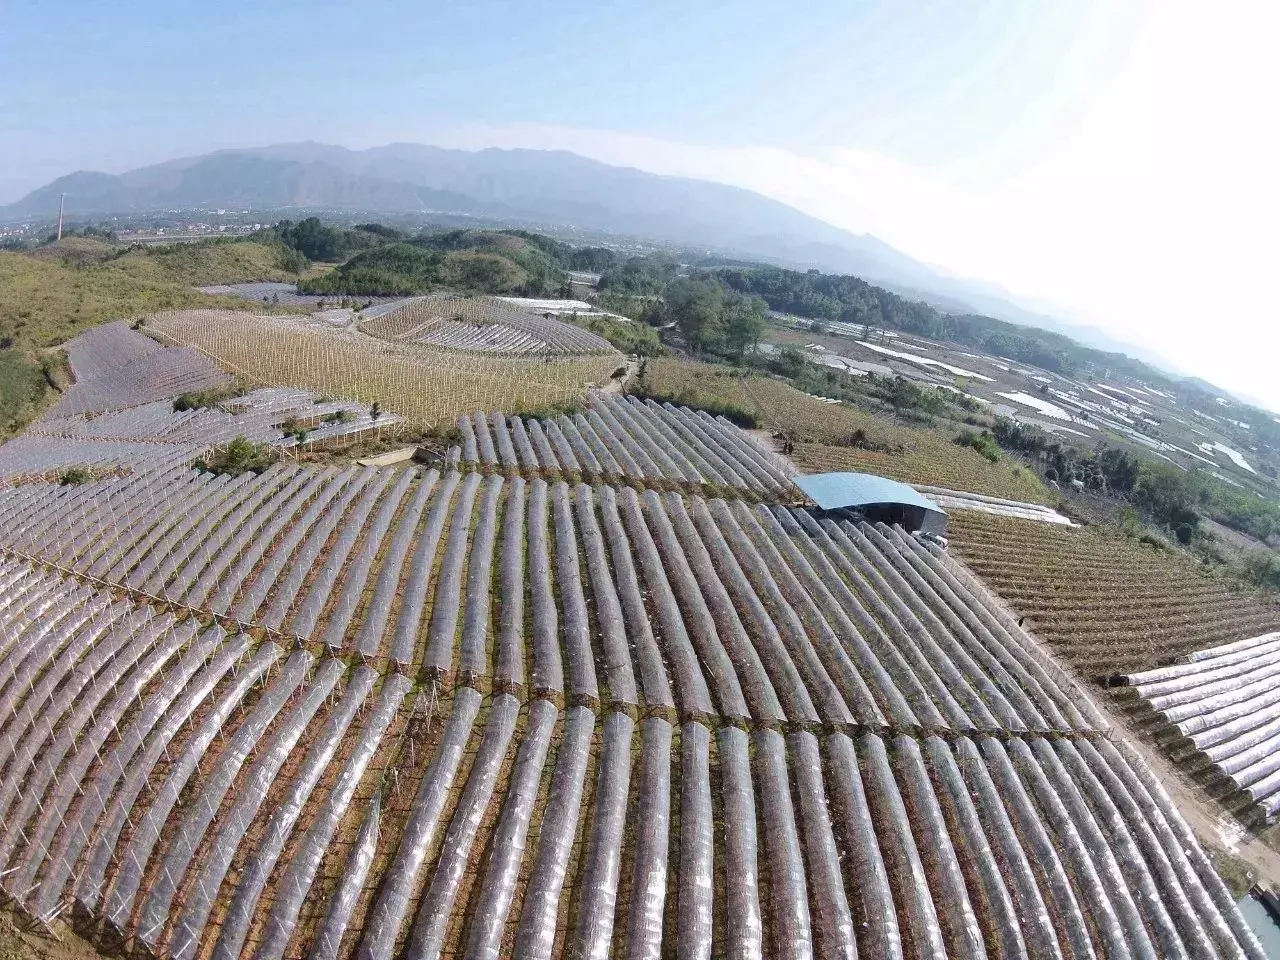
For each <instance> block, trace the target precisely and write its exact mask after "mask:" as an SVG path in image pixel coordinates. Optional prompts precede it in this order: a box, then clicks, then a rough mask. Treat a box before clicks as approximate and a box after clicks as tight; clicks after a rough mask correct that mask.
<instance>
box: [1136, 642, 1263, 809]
mask: <svg viewBox="0 0 1280 960" xmlns="http://www.w3.org/2000/svg"><path fill="white" fill-rule="evenodd" d="M1278 677H1280V632H1273V633H1267V634H1263V635H1261V636H1258V637H1250V638H1247V639H1245V640H1237V641H1236V642H1234V643H1229V644H1225V645H1222V646H1218V647H1211V648H1209V649H1207V650H1197V651H1195V652H1194V653H1190V654H1187V655H1186V656H1185V657H1182V658H1181V659H1180V661H1179V662H1178V663H1176V664H1173V665H1170V666H1167V667H1157V668H1155V669H1154V670H1146V671H1143V672H1142V673H1135V674H1130V675H1128V676H1125V677H1123V678H1120V679H1121V682H1122V683H1123V684H1124V685H1123V686H1120V687H1117V688H1116V690H1115V693H1116V695H1117V696H1119V697H1120V698H1122V700H1123V701H1125V702H1126V703H1127V704H1128V705H1129V706H1130V708H1131V709H1132V710H1133V712H1134V714H1135V715H1136V716H1137V717H1138V718H1139V722H1141V723H1142V724H1143V725H1144V726H1145V727H1146V728H1147V729H1149V730H1150V731H1151V732H1152V733H1153V734H1154V735H1155V737H1156V738H1157V740H1159V741H1160V742H1161V743H1163V744H1164V746H1165V748H1166V749H1167V750H1168V751H1169V753H1170V754H1171V755H1172V756H1173V758H1174V759H1175V760H1177V761H1178V762H1179V763H1181V764H1182V766H1183V767H1185V768H1186V769H1187V770H1189V771H1190V772H1192V773H1193V774H1195V775H1197V776H1198V777H1199V778H1201V779H1202V780H1204V781H1205V782H1206V783H1207V785H1208V788H1209V789H1210V790H1211V791H1212V792H1214V793H1216V794H1218V795H1219V796H1220V797H1222V799H1223V802H1224V803H1225V804H1227V805H1228V806H1229V807H1231V808H1233V809H1234V810H1236V811H1238V812H1239V814H1240V816H1241V817H1243V818H1245V819H1248V820H1256V821H1260V822H1262V823H1267V822H1272V821H1274V820H1275V819H1276V818H1277V817H1280V708H1278V705H1280V683H1278V681H1277V678H1278Z"/></svg>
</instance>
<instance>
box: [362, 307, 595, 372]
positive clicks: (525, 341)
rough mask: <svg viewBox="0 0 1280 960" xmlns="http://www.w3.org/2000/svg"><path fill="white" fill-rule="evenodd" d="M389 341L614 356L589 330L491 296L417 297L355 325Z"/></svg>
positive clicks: (497, 352)
mask: <svg viewBox="0 0 1280 960" xmlns="http://www.w3.org/2000/svg"><path fill="white" fill-rule="evenodd" d="M360 329H361V330H363V331H364V332H365V333H367V334H369V335H370V336H374V337H378V338H380V339H383V340H390V341H393V342H395V343H402V344H417V345H420V346H425V347H435V348H438V349H441V350H461V351H465V352H470V353H482V354H494V355H498V356H539V357H541V356H547V355H552V356H555V355H573V354H616V352H617V351H615V350H614V349H613V347H612V346H610V344H609V341H608V340H605V339H604V338H603V337H599V336H597V335H596V334H594V333H591V332H590V331H589V330H583V329H582V328H581V327H575V326H573V325H572V324H568V323H562V322H561V321H559V320H556V319H554V318H548V317H544V316H541V315H539V314H537V313H533V312H530V311H529V310H522V309H519V308H518V307H516V306H514V305H512V304H510V303H505V302H503V301H502V300H499V299H497V298H494V297H418V298H414V299H412V300H407V301H405V302H404V303H403V304H402V305H401V306H398V307H396V308H395V309H393V310H388V311H387V312H385V313H380V314H379V315H378V316H377V317H376V318H375V319H373V320H369V321H367V322H364V323H361V325H360Z"/></svg>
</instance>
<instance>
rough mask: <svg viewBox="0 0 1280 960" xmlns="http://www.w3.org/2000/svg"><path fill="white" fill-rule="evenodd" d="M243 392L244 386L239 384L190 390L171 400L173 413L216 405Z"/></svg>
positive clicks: (241, 394)
mask: <svg viewBox="0 0 1280 960" xmlns="http://www.w3.org/2000/svg"><path fill="white" fill-rule="evenodd" d="M244 392H245V391H244V387H240V386H230V387H215V388H214V389H212V390H191V391H188V392H187V393H183V394H179V396H178V398H177V399H176V400H174V401H173V409H174V412H175V413H181V412H182V411H183V410H200V409H203V408H205V407H216V406H217V405H218V404H220V403H222V402H223V401H224V400H231V399H234V398H235V397H240V396H243V395H244Z"/></svg>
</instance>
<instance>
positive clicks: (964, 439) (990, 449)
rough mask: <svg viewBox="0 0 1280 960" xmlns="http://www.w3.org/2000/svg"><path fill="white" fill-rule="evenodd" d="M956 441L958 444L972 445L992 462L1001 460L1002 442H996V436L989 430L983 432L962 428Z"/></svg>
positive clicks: (963, 445)
mask: <svg viewBox="0 0 1280 960" xmlns="http://www.w3.org/2000/svg"><path fill="white" fill-rule="evenodd" d="M955 443H956V445H957V446H961V447H971V448H972V449H974V450H976V451H978V453H980V454H982V456H983V457H985V458H986V459H987V460H989V461H990V462H991V463H998V462H999V460H1000V444H998V443H996V438H995V437H993V436H992V435H991V433H990V431H988V430H983V431H982V432H981V433H974V432H973V431H972V430H961V431H960V433H958V434H957V435H956V439H955Z"/></svg>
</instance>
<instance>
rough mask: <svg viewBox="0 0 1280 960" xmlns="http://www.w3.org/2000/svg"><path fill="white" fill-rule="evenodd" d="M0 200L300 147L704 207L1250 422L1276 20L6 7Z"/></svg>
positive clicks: (921, 12)
mask: <svg viewBox="0 0 1280 960" xmlns="http://www.w3.org/2000/svg"><path fill="white" fill-rule="evenodd" d="M4 10H5V12H4V15H3V24H2V25H0V201H8V200H13V199H16V198H17V197H18V196H19V195H21V194H22V193H24V192H25V191H26V190H29V189H31V188H33V187H36V186H38V185H40V184H42V183H45V182H47V181H48V180H51V179H53V178H54V177H56V176H59V175H61V174H64V173H67V172H70V171H71V170H74V169H97V170H106V171H109V172H119V171H122V170H125V169H129V168H131V167H134V166H138V165H141V164H144V163H148V162H154V161H158V160H163V159H168V158H170V157H174V156H181V155H186V154H195V153H201V152H204V151H206V150H210V149H214V148H217V147H227V146H249V145H261V144H265V143H271V142H279V141H284V140H299V139H315V140H320V141H325V142H332V143H343V144H346V145H348V146H353V147H360V146H371V145H374V144H379V143H385V142H389V141H394V140H416V141H424V142H434V143H439V144H442V145H453V146H466V147H479V146H488V145H498V146H533V147H563V148H567V149H571V150H575V151H577V152H580V153H583V154H586V155H589V156H593V157H597V158H599V159H602V160H605V161H608V162H613V163H625V164H629V165H633V166H637V167H641V168H643V169H648V170H653V171H655V172H660V173H673V174H682V175H688V176H697V177H705V178H710V179H717V180H724V181H727V182H730V183H734V184H738V185H740V186H744V187H749V188H751V189H754V190H758V191H760V192H762V193H766V194H768V195H770V196H773V197H776V198H778V199H780V200H783V201H786V202H788V203H792V204H794V205H795V206H797V207H800V208H802V209H804V210H805V211H807V212H809V213H811V214H814V215H816V216H819V217H822V218H823V219H826V220H829V221H831V222H832V223H836V224H838V225H840V226H843V227H847V228H849V229H851V230H854V231H857V232H866V233H873V234H875V235H876V236H878V237H881V238H882V239H884V240H886V241H888V242H889V243H891V244H893V245H895V246H897V247H898V248H900V249H902V250H903V251H905V252H907V253H909V254H911V255H913V256H916V257H918V258H920V259H923V260H925V261H927V262H930V263H933V264H937V265H939V266H942V267H944V268H945V269H947V270H949V271H951V272H954V273H957V274H960V275H964V276H970V277H976V278H980V279H984V280H990V281H994V282H998V283H1000V284H1002V285H1003V286H1005V287H1006V288H1008V289H1009V290H1011V291H1013V292H1014V293H1016V294H1019V295H1020V296H1023V297H1029V298H1036V299H1039V300H1042V301H1045V302H1046V303H1051V304H1053V305H1055V306H1056V307H1057V308H1058V309H1059V311H1060V312H1070V313H1071V314H1072V315H1073V316H1074V317H1076V318H1078V319H1080V320H1083V321H1088V322H1090V323H1093V324H1096V325H1098V326H1102V327H1105V328H1106V329H1107V330H1109V331H1110V332H1111V333H1112V334H1113V335H1115V336H1118V337H1121V338H1125V339H1129V340H1132V341H1135V342H1139V343H1141V344H1143V345H1144V346H1146V347H1148V348H1150V349H1151V350H1153V351H1155V352H1156V353H1159V354H1161V355H1163V356H1165V357H1167V358H1168V359H1169V360H1170V361H1171V362H1173V363H1175V364H1177V365H1178V366H1179V367H1181V368H1183V369H1185V370H1188V371H1190V372H1194V373H1197V374H1200V375H1201V376H1204V377H1206V378H1207V379H1210V380H1213V381H1215V382H1218V383H1220V384H1222V385H1224V386H1228V387H1232V388H1235V389H1239V390H1243V391H1246V392H1249V393H1251V394H1253V395H1255V396H1257V397H1259V398H1260V399H1263V400H1265V401H1267V402H1268V404H1269V405H1270V406H1272V407H1273V408H1276V409H1280V376H1278V375H1277V370H1276V367H1277V357H1280V333H1277V332H1276V330H1277V319H1278V318H1277V309H1276V307H1275V302H1276V297H1275V292H1274V289H1273V287H1274V283H1273V282H1272V278H1273V276H1274V275H1276V274H1277V268H1276V264H1277V262H1280V242H1278V241H1277V239H1276V230H1277V223H1278V222H1280V188H1278V187H1277V185H1276V176H1277V171H1280V132H1278V131H1277V126H1280V125H1278V124H1277V122H1276V115H1277V113H1280V110H1278V109H1277V103H1276V101H1277V99H1278V97H1280V58H1277V57H1276V56H1275V54H1274V51H1273V46H1274V38H1275V36H1276V35H1277V30H1278V29H1280V7H1277V6H1276V5H1273V4H1269V3H1265V2H1250V3H1246V2H1233V0H1222V2H1218V3H1215V4H1211V5H1206V4H1201V3H1195V4H1193V3H1190V2H1183V0H1158V2H1152V3H1149V4H1148V3H1141V2H1138V0H1134V2H1129V3H1126V2H1124V0H1066V2H1052V0H965V2H958V0H957V2H932V3H916V4H906V3H901V2H888V0H886V2H862V3H859V2H854V0H831V2H826V0H819V2H810V3H795V2H788V3H781V2H778V3H774V2H765V0H738V2H734V3H726V2H716V0H701V2H698V3H682V4H677V3H671V2H664V0H650V2H642V3H641V2H636V3H619V2H609V0H594V2H590V3H588V2H585V0H568V2H556V3H552V2H546V0H509V2H502V0H470V2H467V3H461V4H443V3H438V2H416V3H415V2H390V0H371V2H370V0H366V2H361V3H352V2H350V0H344V2H341V3H323V2H312V0H308V2H295V0H278V2H275V3H272V4H259V3H252V4H251V3H246V2H240V0H224V2H220V3H207V2H185V0H166V2H164V3H158V2H149V0H146V2H143V0H132V2H122V3H101V2H94V3H87V2H66V0H64V2H62V3H59V4H48V3H35V2H27V0H6V3H5V4H4Z"/></svg>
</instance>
